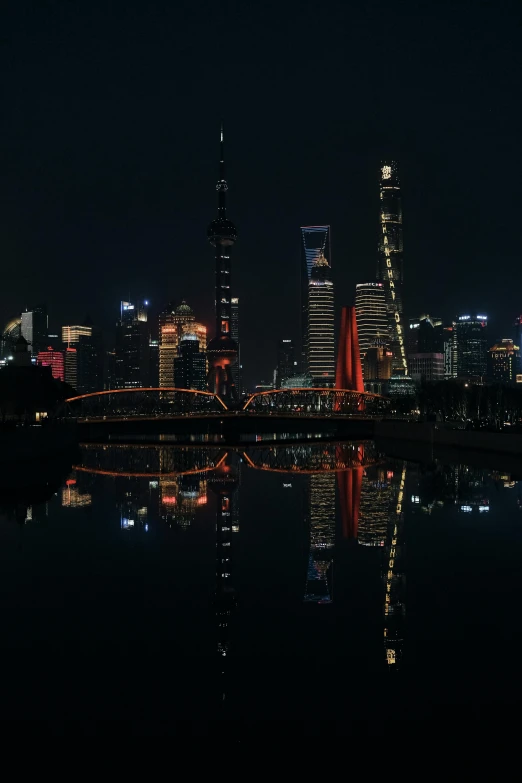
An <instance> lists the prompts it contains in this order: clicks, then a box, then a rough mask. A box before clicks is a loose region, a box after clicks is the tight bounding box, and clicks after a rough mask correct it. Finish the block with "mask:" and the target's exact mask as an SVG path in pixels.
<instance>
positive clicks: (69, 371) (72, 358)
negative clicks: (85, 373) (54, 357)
mask: <svg viewBox="0 0 522 783" xmlns="http://www.w3.org/2000/svg"><path fill="white" fill-rule="evenodd" d="M64 369H65V383H68V384H69V386H72V387H73V389H76V390H78V352H77V350H76V348H71V347H69V346H67V348H66V349H65V351H64Z"/></svg>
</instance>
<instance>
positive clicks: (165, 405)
mask: <svg viewBox="0 0 522 783" xmlns="http://www.w3.org/2000/svg"><path fill="white" fill-rule="evenodd" d="M387 404H388V400H387V399H386V398H384V397H381V396H379V395H378V394H369V393H366V392H356V391H350V390H348V389H277V390H275V389H274V390H273V391H268V392H258V393H257V394H253V395H252V396H251V397H250V398H249V399H248V400H247V401H246V402H245V403H244V405H243V407H242V408H236V409H229V408H228V407H227V406H226V405H225V403H224V402H223V400H222V399H221V397H219V396H218V395H217V394H212V393H210V392H203V391H196V390H194V389H175V388H145V389H117V390H110V391H100V392H92V393H90V394H81V395H79V396H77V397H70V398H69V399H68V400H66V401H65V404H64V407H63V408H62V410H61V412H60V413H61V415H62V416H63V417H66V418H74V419H76V420H78V421H80V422H81V421H87V420H88V421H93V420H97V421H103V422H110V421H112V422H117V421H128V420H129V419H135V418H139V419H142V420H143V419H147V418H150V419H158V418H160V419H161V418H163V419H175V418H185V417H187V416H192V417H219V418H223V416H234V417H237V416H242V415H243V416H252V415H256V414H257V415H258V414H264V415H271V416H278V415H282V416H284V417H285V418H286V417H288V416H292V417H300V418H310V417H337V416H343V417H345V416H364V417H368V416H376V415H380V414H382V413H384V411H385V410H386V407H387Z"/></svg>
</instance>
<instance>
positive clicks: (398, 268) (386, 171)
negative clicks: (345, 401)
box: [377, 161, 407, 373]
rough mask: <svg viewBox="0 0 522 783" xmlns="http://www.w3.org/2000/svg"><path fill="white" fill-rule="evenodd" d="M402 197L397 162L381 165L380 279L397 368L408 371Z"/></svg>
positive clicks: (378, 267) (378, 275)
mask: <svg viewBox="0 0 522 783" xmlns="http://www.w3.org/2000/svg"><path fill="white" fill-rule="evenodd" d="M402 253H403V242H402V200H401V189H400V185H399V177H398V174H397V164H396V163H395V162H394V161H392V162H390V163H384V164H383V165H382V166H381V175H380V214H379V244H378V262H377V279H378V280H381V281H382V282H383V283H384V292H385V298H386V311H387V315H388V328H389V334H390V343H391V349H392V352H393V364H394V370H400V371H401V372H404V373H406V372H407V360H406V344H405V334H404V322H403V315H402V312H403V302H402V283H403V258H402Z"/></svg>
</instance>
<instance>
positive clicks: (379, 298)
mask: <svg viewBox="0 0 522 783" xmlns="http://www.w3.org/2000/svg"><path fill="white" fill-rule="evenodd" d="M355 313H356V316H357V333H358V335H359V351H360V354H361V361H362V360H363V359H364V356H365V354H366V351H367V350H368V348H369V347H370V346H371V345H374V344H375V341H376V340H379V342H380V343H381V344H382V343H387V342H388V341H389V339H390V334H389V332H390V330H389V326H388V316H387V314H386V301H385V294H384V283H382V282H380V281H377V282H374V281H371V282H368V283H357V285H356V286H355Z"/></svg>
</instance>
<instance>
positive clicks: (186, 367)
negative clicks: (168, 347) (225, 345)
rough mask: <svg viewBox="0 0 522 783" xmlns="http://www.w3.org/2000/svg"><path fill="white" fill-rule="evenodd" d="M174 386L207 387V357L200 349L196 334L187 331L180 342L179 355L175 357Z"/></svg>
mask: <svg viewBox="0 0 522 783" xmlns="http://www.w3.org/2000/svg"><path fill="white" fill-rule="evenodd" d="M174 386H175V387H176V388H177V389H196V390H198V391H205V390H206V388H207V374H206V357H205V354H204V353H203V351H200V350H199V340H198V338H197V337H196V335H195V334H193V333H190V332H186V333H185V334H184V335H183V336H182V338H181V340H180V342H179V355H178V357H177V358H176V359H174Z"/></svg>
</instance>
